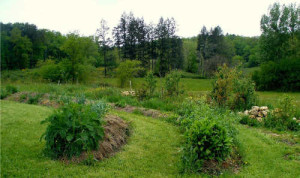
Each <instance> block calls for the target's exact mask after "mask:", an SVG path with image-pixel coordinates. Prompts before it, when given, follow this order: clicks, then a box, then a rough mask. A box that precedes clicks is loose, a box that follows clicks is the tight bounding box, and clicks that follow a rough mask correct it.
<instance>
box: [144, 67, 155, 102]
mask: <svg viewBox="0 0 300 178" xmlns="http://www.w3.org/2000/svg"><path fill="white" fill-rule="evenodd" d="M145 81H146V88H148V89H149V96H150V97H151V96H153V94H154V91H155V88H156V83H157V81H156V80H155V77H154V75H153V73H152V72H148V73H147V75H146V77H145Z"/></svg>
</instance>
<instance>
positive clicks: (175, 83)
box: [165, 70, 181, 96]
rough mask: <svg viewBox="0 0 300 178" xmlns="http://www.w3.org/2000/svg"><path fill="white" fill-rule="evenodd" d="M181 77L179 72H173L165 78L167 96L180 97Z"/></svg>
mask: <svg viewBox="0 0 300 178" xmlns="http://www.w3.org/2000/svg"><path fill="white" fill-rule="evenodd" d="M180 78H181V75H180V73H179V72H178V71H175V70H173V71H171V72H170V73H169V74H168V75H166V77H165V89H166V94H167V96H173V95H177V96H178V95H179V93H180V92H181V91H180V89H179V82H180Z"/></svg>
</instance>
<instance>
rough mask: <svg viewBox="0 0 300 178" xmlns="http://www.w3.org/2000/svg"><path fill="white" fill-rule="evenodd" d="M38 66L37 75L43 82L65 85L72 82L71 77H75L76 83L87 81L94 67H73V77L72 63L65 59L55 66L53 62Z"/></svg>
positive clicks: (79, 65)
mask: <svg viewBox="0 0 300 178" xmlns="http://www.w3.org/2000/svg"><path fill="white" fill-rule="evenodd" d="M40 66H41V67H40V68H39V74H40V75H41V77H42V78H43V79H44V80H47V81H49V82H58V83H66V82H70V81H73V79H74V78H73V77H75V79H76V81H77V82H84V81H87V80H89V79H90V77H91V76H92V73H93V72H94V67H92V66H91V65H82V64H78V65H76V67H75V68H76V69H75V71H76V72H75V74H74V75H75V76H73V72H74V71H72V70H73V69H72V63H71V62H70V61H69V60H67V59H63V60H62V61H61V62H59V63H57V64H56V63H55V61H54V60H46V61H45V62H43V63H40ZM87 74H89V75H87Z"/></svg>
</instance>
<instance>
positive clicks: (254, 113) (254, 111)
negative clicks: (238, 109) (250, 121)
mask: <svg viewBox="0 0 300 178" xmlns="http://www.w3.org/2000/svg"><path fill="white" fill-rule="evenodd" d="M249 113H250V114H251V115H254V116H257V115H258V111H257V110H255V109H254V110H250V112H249Z"/></svg>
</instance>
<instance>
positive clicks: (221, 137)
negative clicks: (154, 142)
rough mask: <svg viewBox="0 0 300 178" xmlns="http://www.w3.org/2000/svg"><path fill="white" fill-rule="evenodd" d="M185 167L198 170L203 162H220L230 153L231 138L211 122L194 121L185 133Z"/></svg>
mask: <svg viewBox="0 0 300 178" xmlns="http://www.w3.org/2000/svg"><path fill="white" fill-rule="evenodd" d="M186 139H187V142H186V147H185V149H186V151H185V155H184V164H187V165H190V166H187V165H185V167H189V168H192V170H200V169H201V166H202V164H203V162H204V161H205V160H217V161H221V160H224V159H225V158H227V157H228V156H229V155H230V153H231V147H232V144H233V140H232V138H231V137H230V136H229V135H228V133H227V131H226V129H225V128H224V127H222V126H220V125H219V124H218V123H216V122H215V121H213V120H209V119H206V118H205V119H201V120H195V121H194V122H193V124H192V125H191V127H190V128H189V129H188V130H187V132H186Z"/></svg>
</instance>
